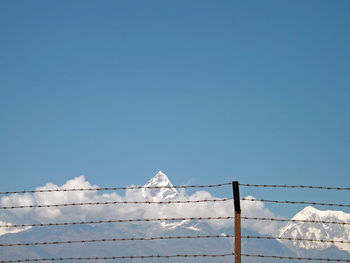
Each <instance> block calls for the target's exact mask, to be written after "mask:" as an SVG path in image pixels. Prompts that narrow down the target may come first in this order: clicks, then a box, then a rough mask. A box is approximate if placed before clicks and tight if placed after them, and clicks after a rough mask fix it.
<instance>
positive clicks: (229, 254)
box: [0, 253, 234, 263]
mask: <svg viewBox="0 0 350 263" xmlns="http://www.w3.org/2000/svg"><path fill="white" fill-rule="evenodd" d="M233 255H234V253H227V254H177V255H150V256H114V257H61V258H28V259H14V260H3V261H0V263H14V262H31V261H36V262H38V261H64V260H86V261H89V260H117V259H147V258H180V257H181V258H197V257H210V258H216V257H228V256H233Z"/></svg>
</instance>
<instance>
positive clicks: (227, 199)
mask: <svg viewBox="0 0 350 263" xmlns="http://www.w3.org/2000/svg"><path fill="white" fill-rule="evenodd" d="M229 200H232V197H231V198H223V199H202V200H172V201H107V202H82V203H66V204H48V205H20V206H2V207H0V209H3V210H6V209H7V210H9V209H19V208H49V207H62V206H63V207H67V206H87V205H115V204H148V205H150V204H190V203H208V202H226V201H229Z"/></svg>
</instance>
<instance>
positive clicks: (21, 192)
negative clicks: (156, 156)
mask: <svg viewBox="0 0 350 263" xmlns="http://www.w3.org/2000/svg"><path fill="white" fill-rule="evenodd" d="M231 184H232V182H228V183H222V184H207V185H172V186H170V185H169V186H125V187H94V188H71V189H39V190H20V191H4V192H0V195H7V194H25V193H52V192H79V191H118V190H140V189H162V188H170V189H172V188H176V189H185V188H215V187H222V186H226V185H231Z"/></svg>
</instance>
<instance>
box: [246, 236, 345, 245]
mask: <svg viewBox="0 0 350 263" xmlns="http://www.w3.org/2000/svg"><path fill="white" fill-rule="evenodd" d="M241 238H245V239H268V240H275V239H280V240H288V241H308V242H320V243H342V244H350V241H347V240H326V239H309V238H294V237H270V236H249V235H248V236H241Z"/></svg>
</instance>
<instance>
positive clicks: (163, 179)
mask: <svg viewBox="0 0 350 263" xmlns="http://www.w3.org/2000/svg"><path fill="white" fill-rule="evenodd" d="M145 186H146V187H150V186H166V187H168V186H171V187H172V186H173V185H172V184H171V182H170V180H169V178H168V177H167V176H166V174H165V173H163V172H162V171H159V172H158V173H157V174H156V175H155V176H154V177H152V178H151V179H150V180H149V181H148V182H147V184H145Z"/></svg>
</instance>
